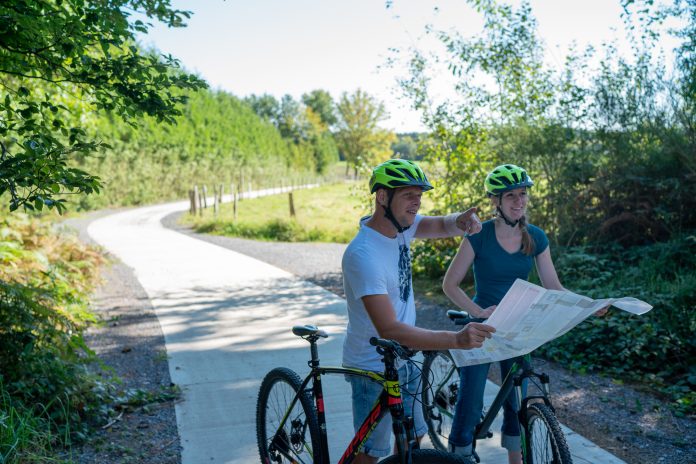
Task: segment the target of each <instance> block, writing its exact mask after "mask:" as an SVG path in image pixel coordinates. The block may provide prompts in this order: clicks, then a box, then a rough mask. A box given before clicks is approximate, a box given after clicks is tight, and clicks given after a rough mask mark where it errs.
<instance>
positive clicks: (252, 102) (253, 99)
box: [244, 93, 280, 127]
mask: <svg viewBox="0 0 696 464" xmlns="http://www.w3.org/2000/svg"><path fill="white" fill-rule="evenodd" d="M244 101H245V102H247V103H248V104H249V106H251V109H253V110H254V113H256V114H257V115H259V116H260V117H262V118H264V119H267V120H268V121H270V122H271V123H272V124H273V125H274V126H276V127H278V120H279V118H280V103H279V102H278V100H277V99H276V98H275V97H274V96H273V95H269V94H267V93H265V94H263V95H250V96H248V97H247V98H245V99H244Z"/></svg>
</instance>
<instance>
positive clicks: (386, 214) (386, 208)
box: [382, 189, 411, 233]
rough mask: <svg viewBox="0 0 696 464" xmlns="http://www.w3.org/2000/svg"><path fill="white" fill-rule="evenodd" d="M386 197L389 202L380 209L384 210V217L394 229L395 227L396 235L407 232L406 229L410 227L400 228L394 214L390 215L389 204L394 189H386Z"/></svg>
mask: <svg viewBox="0 0 696 464" xmlns="http://www.w3.org/2000/svg"><path fill="white" fill-rule="evenodd" d="M387 196H388V198H389V201H388V202H387V206H384V205H382V208H384V217H386V218H387V219H389V221H390V222H391V223H392V225H393V226H394V227H396V231H397V232H398V233H402V232H404V231H405V230H408V228H409V227H411V226H406V227H402V226H401V224H399V221H397V220H396V218H395V217H394V213H392V209H391V204H392V199H393V198H394V189H387Z"/></svg>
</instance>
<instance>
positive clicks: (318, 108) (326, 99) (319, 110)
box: [302, 89, 338, 127]
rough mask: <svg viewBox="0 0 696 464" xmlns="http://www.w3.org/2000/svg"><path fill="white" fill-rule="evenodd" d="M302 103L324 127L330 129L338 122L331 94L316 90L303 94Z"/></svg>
mask: <svg viewBox="0 0 696 464" xmlns="http://www.w3.org/2000/svg"><path fill="white" fill-rule="evenodd" d="M302 103H304V104H305V105H306V106H307V108H310V109H311V110H312V111H313V112H314V113H315V114H317V115H318V116H319V118H320V119H321V122H322V123H323V124H325V125H326V127H331V126H333V125H334V124H336V123H337V122H338V118H337V117H336V105H335V104H334V101H333V98H331V94H330V93H329V92H327V91H326V90H321V89H317V90H312V91H311V92H310V93H305V94H303V95H302Z"/></svg>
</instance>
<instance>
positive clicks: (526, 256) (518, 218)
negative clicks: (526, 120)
mask: <svg viewBox="0 0 696 464" xmlns="http://www.w3.org/2000/svg"><path fill="white" fill-rule="evenodd" d="M533 185H534V182H532V179H531V178H530V177H529V175H528V174H527V171H525V170H524V169H522V168H521V167H519V166H515V165H514V164H504V165H501V166H498V167H497V168H495V169H494V170H493V171H491V172H490V173H489V174H488V176H487V177H486V181H485V187H486V192H487V194H488V196H489V198H490V200H491V203H492V205H493V207H494V208H495V211H496V217H495V218H493V219H491V220H489V221H486V222H484V223H483V228H482V230H481V232H479V233H478V234H476V235H472V236H469V237H467V238H466V239H463V240H462V242H461V245H460V247H459V251H458V252H457V255H456V256H455V257H454V260H452V263H451V264H450V266H449V269H448V270H447V274H446V275H445V279H444V282H443V285H442V287H443V290H444V292H445V294H446V295H447V296H448V297H449V298H450V299H451V300H452V301H453V302H454V303H455V304H456V305H457V306H458V307H459V308H461V309H463V310H465V311H467V312H468V313H469V314H471V315H472V316H473V317H482V318H487V317H489V316H490V315H491V314H492V313H493V311H495V308H496V305H497V304H498V303H500V300H501V299H502V298H503V296H504V295H505V293H506V292H507V291H508V290H509V289H510V287H511V286H512V284H513V282H514V281H515V279H517V278H520V279H525V280H526V279H527V278H528V276H529V272H530V271H531V270H532V264H536V267H537V272H538V274H539V278H540V280H541V283H542V285H543V286H544V287H545V288H547V289H554V290H564V288H563V286H562V285H561V282H560V281H559V280H558V275H557V274H556V269H555V267H554V265H553V261H552V260H551V252H550V250H549V241H548V238H547V237H546V234H545V233H544V231H543V230H541V229H540V228H538V227H536V226H533V225H531V224H528V223H527V218H526V215H525V213H526V208H527V201H528V197H527V190H528V189H529V188H530V187H532V186H533ZM472 264H473V268H474V279H475V281H476V295H475V296H474V298H473V299H472V298H469V296H468V295H467V294H466V293H465V292H464V291H463V290H462V289H461V288H460V284H461V282H462V280H464V276H466V274H467V272H468V271H469V268H470V267H471V266H472ZM602 312H606V309H603V310H602ZM515 361H516V359H507V360H504V361H501V362H500V369H501V374H502V376H503V378H504V377H505V375H507V372H508V371H509V370H510V367H511V366H512V364H513V363H514V362H515ZM489 367H490V364H479V365H475V366H467V367H463V368H461V369H460V388H459V397H458V398H457V405H456V410H455V417H454V422H453V424H452V431H451V433H450V437H449V444H450V449H451V450H452V451H453V452H455V453H457V454H463V455H468V456H471V455H472V453H473V450H472V442H473V434H474V428H475V426H476V425H477V424H478V422H479V419H480V417H481V412H482V410H483V391H484V387H485V385H486V377H487V376H488V368H489ZM514 395H515V391H514V390H513V392H512V393H510V395H509V396H508V399H507V400H506V401H505V404H504V406H503V412H504V419H503V427H502V443H501V444H502V446H503V448H506V449H507V450H508V460H509V462H510V464H517V463H521V462H522V452H521V448H520V430H519V424H518V422H517V418H516V413H515V409H514V408H515V396H514ZM471 462H474V460H473V458H471Z"/></svg>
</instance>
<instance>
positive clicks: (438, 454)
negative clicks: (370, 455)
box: [380, 449, 471, 464]
mask: <svg viewBox="0 0 696 464" xmlns="http://www.w3.org/2000/svg"><path fill="white" fill-rule="evenodd" d="M410 462H411V463H413V464H469V463H470V462H471V461H468V460H466V458H464V457H463V456H458V455H456V454H452V453H447V452H445V451H440V450H434V449H417V450H413V451H412V452H411V461H410ZM400 463H401V457H399V456H397V455H393V456H389V457H388V458H386V459H385V460H383V461H380V464H400Z"/></svg>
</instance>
